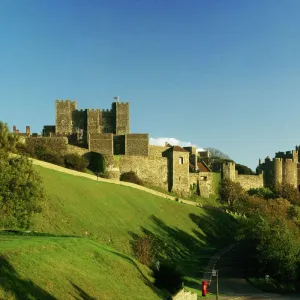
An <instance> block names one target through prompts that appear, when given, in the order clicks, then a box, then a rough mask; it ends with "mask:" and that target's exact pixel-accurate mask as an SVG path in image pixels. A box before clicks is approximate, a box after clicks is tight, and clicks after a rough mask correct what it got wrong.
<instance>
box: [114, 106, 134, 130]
mask: <svg viewBox="0 0 300 300" xmlns="http://www.w3.org/2000/svg"><path fill="white" fill-rule="evenodd" d="M112 110H113V111H114V112H115V118H116V119H115V120H116V131H115V134H117V135H123V134H128V133H130V118H129V103H128V102H126V103H124V102H113V104H112Z"/></svg>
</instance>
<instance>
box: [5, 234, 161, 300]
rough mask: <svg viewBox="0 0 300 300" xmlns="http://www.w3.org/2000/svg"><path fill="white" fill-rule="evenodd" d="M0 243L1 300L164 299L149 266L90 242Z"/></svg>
mask: <svg viewBox="0 0 300 300" xmlns="http://www.w3.org/2000/svg"><path fill="white" fill-rule="evenodd" d="M0 242H1V250H0V265H1V268H0V299H49V300H53V299H137V300H138V299H145V300H147V299H153V300H154V299H159V296H158V295H157V294H156V291H155V290H153V289H152V288H151V287H150V286H149V285H151V282H149V279H147V269H146V268H145V267H144V266H142V265H140V264H138V263H136V262H135V261H134V260H132V259H131V258H130V257H128V256H125V255H123V254H121V253H118V252H117V251H115V250H113V249H111V248H108V247H104V246H102V245H100V244H98V243H95V242H93V241H91V240H89V239H87V238H72V237H63V238H62V237H47V236H44V237H40V236H28V237H26V236H21V237H20V236H0ZM145 282H149V285H147V284H145ZM120 295H122V297H120Z"/></svg>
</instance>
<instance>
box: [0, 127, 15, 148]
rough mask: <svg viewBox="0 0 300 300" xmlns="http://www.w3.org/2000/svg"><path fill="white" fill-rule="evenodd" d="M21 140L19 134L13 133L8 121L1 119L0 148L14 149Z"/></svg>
mask: <svg viewBox="0 0 300 300" xmlns="http://www.w3.org/2000/svg"><path fill="white" fill-rule="evenodd" d="M18 141H19V138H18V135H16V134H14V133H11V132H10V131H9V128H8V126H7V124H6V123H3V122H1V121H0V150H1V151H4V152H6V153H7V152H8V151H13V150H14V149H15V147H16V145H17V143H18Z"/></svg>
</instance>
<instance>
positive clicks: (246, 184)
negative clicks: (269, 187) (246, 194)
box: [235, 174, 264, 190]
mask: <svg viewBox="0 0 300 300" xmlns="http://www.w3.org/2000/svg"><path fill="white" fill-rule="evenodd" d="M235 181H236V182H238V183H240V185H241V186H242V187H243V188H244V189H245V190H249V189H257V188H262V187H264V179H263V175H262V174H260V175H239V174H236V177H235Z"/></svg>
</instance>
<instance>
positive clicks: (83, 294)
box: [71, 282, 97, 300]
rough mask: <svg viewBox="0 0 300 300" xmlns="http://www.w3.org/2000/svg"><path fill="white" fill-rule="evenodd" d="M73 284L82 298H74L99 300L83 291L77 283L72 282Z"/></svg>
mask: <svg viewBox="0 0 300 300" xmlns="http://www.w3.org/2000/svg"><path fill="white" fill-rule="evenodd" d="M71 284H72V286H73V288H74V289H75V290H76V292H77V293H78V296H79V297H80V298H77V296H74V299H76V300H97V299H96V298H93V297H91V296H89V295H88V294H87V293H86V292H85V291H84V290H83V289H81V288H80V287H79V286H78V285H76V284H75V283H73V282H71Z"/></svg>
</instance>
